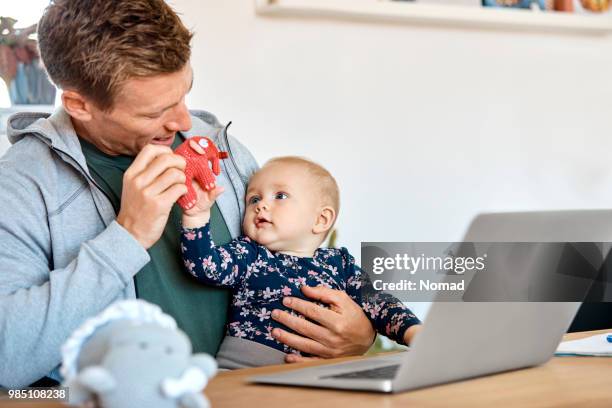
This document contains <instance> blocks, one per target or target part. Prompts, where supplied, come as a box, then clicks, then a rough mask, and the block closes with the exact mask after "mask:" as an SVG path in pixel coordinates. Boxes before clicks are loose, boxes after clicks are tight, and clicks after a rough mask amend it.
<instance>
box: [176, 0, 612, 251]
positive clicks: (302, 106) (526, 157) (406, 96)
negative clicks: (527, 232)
mask: <svg viewBox="0 0 612 408" xmlns="http://www.w3.org/2000/svg"><path fill="white" fill-rule="evenodd" d="M171 3H172V4H173V5H174V6H175V7H176V9H177V10H178V11H179V12H181V13H182V15H183V19H184V21H185V22H186V23H187V25H188V26H189V27H191V28H193V29H194V30H195V32H196V36H195V39H194V43H193V44H194V51H193V65H194V69H195V75H196V80H195V84H194V88H193V91H192V93H191V95H190V97H189V102H190V105H191V107H194V108H195V107H199V108H205V109H208V110H211V111H213V112H214V113H216V114H217V115H218V116H219V118H220V119H221V120H222V121H229V120H232V121H234V124H233V125H232V133H233V134H234V135H235V136H237V137H238V138H239V139H240V140H242V141H243V142H244V143H245V144H246V145H247V146H249V147H250V148H251V150H252V151H253V152H254V154H255V155H256V156H257V158H258V159H259V160H260V161H261V162H263V161H265V160H266V159H268V158H270V157H272V156H276V155H285V154H299V155H305V156H308V157H311V158H313V159H315V160H317V161H319V162H321V163H322V164H324V165H325V166H327V167H328V168H329V169H330V170H331V171H332V173H333V174H334V175H335V176H336V177H337V179H338V181H339V183H340V186H341V189H342V198H343V206H342V210H341V216H340V220H339V223H338V228H339V232H340V235H339V240H340V244H341V245H344V246H347V247H348V248H349V249H350V250H351V251H352V252H353V253H354V254H355V255H357V256H359V247H360V242H361V241H427V240H432V241H434V240H439V241H449V240H458V239H460V238H461V235H462V233H463V231H464V230H465V228H466V227H467V225H468V223H469V221H470V219H471V218H472V217H473V216H474V215H475V214H476V213H478V212H481V211H493V210H511V209H516V210H519V209H520V210H527V209H551V208H594V207H609V206H610V205H612V188H611V187H612V171H611V170H610V169H611V168H612V164H611V160H610V159H609V155H610V152H612V138H611V137H610V130H611V129H612V126H611V125H612V123H611V122H612V115H610V106H612V79H611V78H610V75H609V73H610V72H611V71H612V40H611V39H607V38H606V37H581V36H564V35H545V34H533V33H531V34H525V33H517V32H504V31H477V30H458V29H450V28H446V29H444V28H429V27H414V26H408V25H398V24H384V23H364V22H361V23H358V22H347V21H339V20H313V19H294V18H264V17H259V16H256V15H255V12H254V2H253V1H252V0H223V1H220V0H173V1H171Z"/></svg>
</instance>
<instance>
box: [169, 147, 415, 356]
mask: <svg viewBox="0 0 612 408" xmlns="http://www.w3.org/2000/svg"><path fill="white" fill-rule="evenodd" d="M221 193H222V188H220V187H216V188H215V189H214V190H212V191H210V192H205V191H203V190H202V189H198V202H197V204H196V206H195V207H194V208H192V209H190V210H187V211H185V212H184V215H183V231H182V234H181V251H182V254H183V260H184V262H185V267H186V270H187V271H188V272H189V273H190V274H191V275H193V276H194V277H195V278H196V279H197V280H199V281H201V282H204V283H206V284H209V285H214V286H218V287H223V288H230V289H232V291H233V292H232V293H233V299H232V304H231V306H230V310H229V324H228V327H227V332H226V337H225V339H224V340H223V343H222V344H221V348H220V350H219V353H218V354H217V361H218V362H219V366H220V367H222V368H242V367H253V366H261V365H269V364H281V363H283V362H284V360H285V356H286V353H299V352H298V351H297V350H293V349H291V348H290V347H288V346H286V345H285V344H282V343H280V342H278V341H277V340H276V339H275V338H274V337H273V336H272V330H273V329H274V328H275V327H282V328H283V329H285V330H289V329H287V328H286V327H284V326H283V325H281V324H280V323H277V322H275V321H274V320H272V319H271V312H272V310H274V309H281V310H283V309H284V310H287V308H286V307H284V306H283V304H282V300H283V297H285V296H294V297H300V298H304V299H305V296H304V295H303V294H302V292H301V290H300V287H301V286H302V285H309V286H318V285H324V286H327V287H329V288H332V289H339V290H342V291H345V292H346V293H347V294H348V295H349V296H350V297H351V298H352V299H353V300H354V301H355V302H356V303H357V304H358V305H360V306H361V308H362V309H363V311H364V312H365V314H366V316H367V317H368V319H369V320H370V321H371V323H372V325H373V327H374V328H375V329H376V330H377V331H378V332H379V333H382V334H384V335H385V336H388V337H389V338H391V339H393V340H395V341H397V342H399V343H403V344H408V343H409V341H410V338H409V337H410V336H409V334H408V333H407V329H408V328H409V327H411V326H413V325H415V324H419V323H420V321H419V319H417V317H416V316H415V315H414V314H412V312H411V311H410V310H409V309H408V308H406V307H405V306H404V305H403V304H402V302H400V301H399V300H398V299H396V298H395V297H393V296H391V295H389V294H387V293H382V292H377V291H375V290H374V289H373V288H372V285H371V282H370V280H369V278H368V276H367V274H366V273H364V272H362V271H361V269H360V268H359V267H358V266H357V265H355V260H354V258H353V257H352V256H351V255H350V254H349V252H348V251H347V250H346V248H341V249H335V248H319V246H320V245H321V243H322V242H323V240H324V239H325V237H326V236H327V234H328V232H329V231H330V229H331V228H332V226H333V224H334V222H335V220H336V217H337V214H338V209H339V192H338V186H337V184H336V181H335V180H334V178H333V177H332V175H331V174H330V173H329V172H328V171H327V170H325V169H324V168H323V167H321V166H319V165H318V164H316V163H313V162H311V161H309V160H306V159H303V158H299V157H280V158H276V159H272V160H270V161H269V162H267V163H266V164H265V165H264V166H263V167H262V168H261V169H260V170H259V171H257V172H256V173H255V174H254V175H253V176H252V178H251V180H250V181H249V186H248V189H247V193H246V213H245V216H244V220H243V225H242V227H243V232H244V234H245V236H243V237H240V238H237V239H234V240H233V241H231V242H230V243H228V244H227V245H222V246H215V244H214V242H212V240H211V235H210V230H209V218H210V208H211V206H212V205H213V203H214V200H215V199H216V198H217V197H218V196H219V195H220V194H221ZM288 312H289V313H292V314H294V315H295V314H296V312H295V311H293V310H288ZM412 331H413V330H410V335H412Z"/></svg>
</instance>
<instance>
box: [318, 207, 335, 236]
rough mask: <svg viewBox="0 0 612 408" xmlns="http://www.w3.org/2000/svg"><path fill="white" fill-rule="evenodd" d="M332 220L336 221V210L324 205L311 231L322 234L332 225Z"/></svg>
mask: <svg viewBox="0 0 612 408" xmlns="http://www.w3.org/2000/svg"><path fill="white" fill-rule="evenodd" d="M334 221H336V210H334V209H333V208H332V207H330V206H325V207H323V208H321V210H320V211H319V215H318V216H317V220H316V222H315V225H314V226H313V227H312V232H313V233H315V234H324V233H326V232H327V231H329V229H330V228H331V227H332V225H334Z"/></svg>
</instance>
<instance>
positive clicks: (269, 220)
mask: <svg viewBox="0 0 612 408" xmlns="http://www.w3.org/2000/svg"><path fill="white" fill-rule="evenodd" d="M320 203H321V200H320V197H319V196H318V193H317V188H316V186H315V184H314V180H313V177H312V176H310V175H309V173H308V172H307V170H306V169H305V168H304V167H303V166H300V165H297V164H294V163H271V164H268V165H266V166H264V167H263V168H262V169H261V170H260V171H259V172H257V174H255V175H254V176H253V177H252V178H251V181H250V182H249V187H248V189H247V194H246V213H245V216H244V221H243V224H242V228H243V230H244V233H245V235H246V236H248V237H249V238H251V239H252V240H254V241H256V242H258V243H259V244H261V245H264V246H265V247H267V248H268V249H269V250H271V251H297V250H301V249H303V247H304V246H305V245H306V243H307V242H308V240H309V239H311V238H312V236H313V226H314V225H315V223H316V220H317V217H318V214H319V211H320V207H321V205H320Z"/></svg>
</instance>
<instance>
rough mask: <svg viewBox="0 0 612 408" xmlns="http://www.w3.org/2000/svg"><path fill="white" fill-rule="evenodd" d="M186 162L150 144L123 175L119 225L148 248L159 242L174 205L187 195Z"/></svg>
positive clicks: (170, 151)
mask: <svg viewBox="0 0 612 408" xmlns="http://www.w3.org/2000/svg"><path fill="white" fill-rule="evenodd" d="M184 169H185V159H184V158H183V157H181V156H179V155H176V154H174V153H173V152H172V149H170V148H169V147H166V146H159V145H151V144H150V145H147V146H145V148H144V149H142V151H141V152H140V153H138V155H137V156H136V159H135V160H134V163H132V165H131V166H130V167H128V169H127V170H126V172H125V174H124V176H123V191H122V193H121V209H120V210H119V214H118V215H117V222H118V223H119V224H121V225H122V226H123V227H124V228H125V229H126V230H127V231H128V232H129V233H130V234H132V236H133V237H134V238H135V239H136V240H138V242H140V244H141V245H142V246H143V247H144V248H145V249H149V248H150V247H151V246H153V244H155V243H156V242H157V240H158V239H159V237H161V234H162V233H163V231H164V228H165V227H166V223H167V222H168V216H169V215H170V210H171V209H172V205H173V204H174V203H175V202H176V200H178V198H179V197H180V196H182V195H183V194H185V193H186V192H187V187H186V186H185V173H184Z"/></svg>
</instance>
